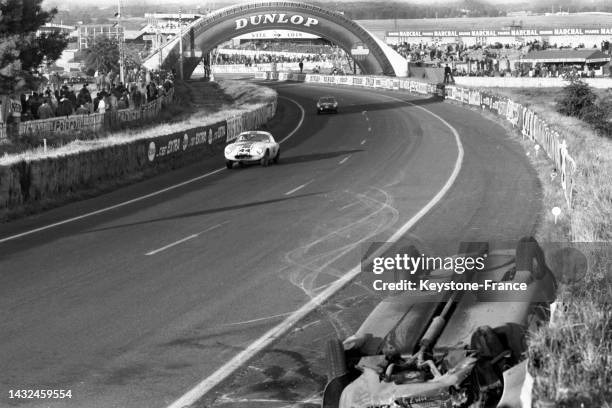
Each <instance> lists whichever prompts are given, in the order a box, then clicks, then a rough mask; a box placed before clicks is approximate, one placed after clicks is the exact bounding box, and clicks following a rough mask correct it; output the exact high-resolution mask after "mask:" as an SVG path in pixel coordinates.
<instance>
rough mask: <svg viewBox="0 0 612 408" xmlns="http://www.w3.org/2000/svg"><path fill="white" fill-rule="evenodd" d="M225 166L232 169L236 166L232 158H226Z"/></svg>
mask: <svg viewBox="0 0 612 408" xmlns="http://www.w3.org/2000/svg"><path fill="white" fill-rule="evenodd" d="M225 167H227V168H228V169H231V168H232V167H234V162H233V161H231V160H226V161H225Z"/></svg>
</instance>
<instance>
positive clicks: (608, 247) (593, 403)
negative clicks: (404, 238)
mask: <svg viewBox="0 0 612 408" xmlns="http://www.w3.org/2000/svg"><path fill="white" fill-rule="evenodd" d="M491 91H493V92H494V93H496V94H498V95H504V96H507V97H509V98H511V99H512V100H514V101H516V102H519V103H522V104H524V105H527V106H529V107H530V108H531V109H532V110H533V111H535V112H537V113H538V115H539V116H540V117H542V118H543V119H545V120H546V121H547V122H548V124H549V126H550V127H551V128H553V129H555V130H557V131H558V132H559V134H560V135H561V137H562V138H564V139H565V140H566V141H567V144H568V150H569V153H570V155H571V156H572V158H573V159H574V160H575V161H576V164H577V173H576V175H575V186H574V188H575V193H574V200H573V207H572V209H571V210H569V209H567V207H566V206H565V205H564V197H563V193H562V190H561V186H560V180H559V179H558V177H556V178H554V179H553V178H552V177H551V174H552V172H553V170H554V169H553V166H552V165H551V163H550V161H548V159H546V156H545V155H543V154H540V155H539V157H535V155H534V149H533V143H532V142H531V141H526V140H523V141H522V144H523V145H524V147H525V149H526V150H527V151H528V152H530V155H529V157H530V158H531V161H532V164H533V165H534V167H535V168H536V169H537V171H538V174H539V176H540V179H541V182H542V186H543V189H544V203H545V206H544V214H542V216H541V222H540V225H539V226H538V233H537V238H538V240H539V241H541V242H566V241H574V242H584V243H591V244H583V245H581V246H580V250H581V251H582V252H584V253H585V255H586V256H587V258H588V269H587V272H586V275H585V276H584V278H582V279H580V280H578V281H577V282H574V283H567V284H561V285H560V289H559V294H558V298H557V303H558V307H557V310H556V312H555V313H554V315H553V322H554V323H553V324H551V325H550V326H546V327H541V328H540V329H538V330H537V331H536V332H535V333H532V335H531V336H530V338H529V340H528V341H529V353H530V372H531V373H532V375H533V376H534V378H535V384H534V398H535V400H536V401H554V402H555V404H556V406H557V407H572V408H573V407H577V408H578V407H584V408H591V407H593V408H594V407H608V408H609V407H611V406H612V405H611V404H612V244H610V243H609V242H610V241H612V182H611V181H612V140H610V139H609V138H605V137H601V136H599V135H597V134H596V132H595V131H594V130H593V129H592V128H591V127H590V126H589V125H588V124H586V123H584V122H582V121H581V120H578V119H576V118H572V117H567V116H564V115H562V114H560V113H558V112H557V111H556V103H555V100H556V99H557V98H558V97H559V96H560V95H561V89H560V88H557V89H541V88H538V89H507V88H505V89H499V88H498V89H491ZM598 92H599V93H600V96H602V97H605V96H606V93H607V91H598ZM508 127H509V129H511V126H508ZM511 133H512V134H514V135H516V131H512V132H511ZM517 137H519V138H520V136H517ZM553 206H559V207H561V208H563V213H562V215H561V216H560V218H559V220H558V222H557V223H556V224H555V223H554V218H553V216H552V214H551V212H550V209H551V208H552V207H553ZM596 242H600V243H601V242H606V243H607V244H600V245H598V244H595V243H596Z"/></svg>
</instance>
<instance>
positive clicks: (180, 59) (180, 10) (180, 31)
mask: <svg viewBox="0 0 612 408" xmlns="http://www.w3.org/2000/svg"><path fill="white" fill-rule="evenodd" d="M179 78H181V81H182V80H183V18H182V9H181V8H180V7H179Z"/></svg>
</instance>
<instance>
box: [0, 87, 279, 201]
mask: <svg viewBox="0 0 612 408" xmlns="http://www.w3.org/2000/svg"><path fill="white" fill-rule="evenodd" d="M276 106H277V101H276V98H273V99H271V101H269V102H268V103H266V104H265V105H262V106H260V107H257V108H255V109H253V110H249V111H247V112H244V113H243V114H242V115H238V116H235V117H231V118H227V119H226V120H221V121H218V122H215V123H213V124H210V125H205V126H198V127H195V128H189V129H186V130H181V131H177V132H173V133H171V134H168V135H163V136H155V137H143V138H141V139H136V140H129V141H126V142H124V143H118V144H113V145H109V146H103V147H96V148H91V149H87V150H82V151H79V152H71V153H67V154H61V155H54V156H53V157H41V158H38V159H31V160H26V159H21V160H20V161H18V162H14V163H12V164H7V165H0V209H7V208H16V207H19V206H22V205H25V204H29V203H32V202H38V201H42V200H52V199H61V198H62V197H65V195H66V192H67V191H70V192H75V191H79V189H87V188H91V186H95V185H100V183H102V182H105V181H109V180H121V179H125V178H126V177H128V178H129V177H130V176H131V175H134V174H145V175H149V174H156V173H159V172H161V171H164V170H166V169H174V168H178V167H181V166H183V165H185V164H189V163H193V162H196V161H199V160H201V159H202V156H204V155H218V154H219V148H222V147H223V146H225V144H226V141H227V140H228V139H235V137H236V136H237V135H238V134H239V133H240V132H241V131H243V130H247V129H252V128H257V127H260V126H261V125H263V124H264V123H266V122H268V121H269V120H270V119H272V117H273V116H274V115H275V113H276Z"/></svg>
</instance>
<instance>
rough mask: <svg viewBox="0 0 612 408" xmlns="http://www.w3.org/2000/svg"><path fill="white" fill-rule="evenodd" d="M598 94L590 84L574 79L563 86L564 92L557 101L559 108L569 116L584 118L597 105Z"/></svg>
mask: <svg viewBox="0 0 612 408" xmlns="http://www.w3.org/2000/svg"><path fill="white" fill-rule="evenodd" d="M596 101H597V95H595V93H594V92H593V90H592V89H591V88H590V87H589V85H588V84H586V83H584V82H582V81H580V80H573V81H571V82H570V83H569V85H567V86H565V88H563V94H562V95H561V98H559V100H558V101H557V110H558V111H559V112H560V113H562V114H564V115H567V116H574V117H577V118H579V119H583V118H584V116H585V115H587V114H588V113H589V111H590V110H592V109H593V108H594V107H595V106H596V104H595V103H596Z"/></svg>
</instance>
